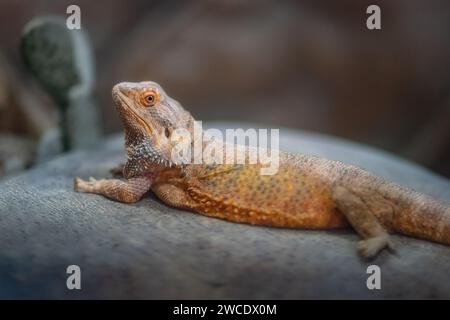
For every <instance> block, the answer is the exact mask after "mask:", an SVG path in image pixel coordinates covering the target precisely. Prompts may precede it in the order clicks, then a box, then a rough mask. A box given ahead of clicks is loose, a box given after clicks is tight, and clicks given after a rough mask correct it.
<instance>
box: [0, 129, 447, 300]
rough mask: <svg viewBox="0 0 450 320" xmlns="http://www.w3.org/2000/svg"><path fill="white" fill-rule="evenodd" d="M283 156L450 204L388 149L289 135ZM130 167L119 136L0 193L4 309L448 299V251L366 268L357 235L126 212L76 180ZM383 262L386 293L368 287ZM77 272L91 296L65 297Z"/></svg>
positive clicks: (432, 178) (410, 253)
mask: <svg viewBox="0 0 450 320" xmlns="http://www.w3.org/2000/svg"><path fill="white" fill-rule="evenodd" d="M213 126H215V127H218V126H219V127H220V126H222V127H230V126H231V125H230V124H223V123H222V124H220V123H216V124H213ZM233 126H240V125H239V124H233ZM242 126H245V125H242ZM281 148H282V149H286V150H291V151H296V152H304V153H308V154H316V155H322V156H325V157H328V158H332V159H337V160H343V161H346V162H349V163H353V164H356V165H359V166H361V167H364V168H366V169H368V170H370V171H372V172H375V173H377V174H380V175H382V176H384V177H386V178H389V179H391V180H394V181H397V182H400V183H403V184H404V185H407V186H410V187H413V188H415V189H416V190H419V191H422V192H426V193H429V194H431V195H434V196H435V197H437V198H440V199H443V200H446V201H450V182H449V181H448V180H446V179H444V178H441V177H439V176H437V175H435V174H433V173H431V172H429V171H427V170H425V169H423V168H421V167H419V166H417V165H414V164H412V163H409V162H407V161H404V160H402V159H399V158H396V157H394V156H392V155H389V154H387V153H384V152H382V151H379V150H374V149H372V148H369V147H366V146H362V145H357V144H354V143H350V142H346V141H343V140H340V139H336V138H332V137H327V136H321V135H318V134H311V133H305V132H299V131H294V130H287V129H286V130H283V129H282V130H281ZM123 160H124V154H123V146H122V137H121V136H120V137H119V136H115V137H112V138H110V139H108V140H107V141H106V142H104V143H103V144H102V145H99V146H98V148H96V149H93V150H85V151H83V150H81V151H76V152H74V153H70V154H67V155H64V156H62V157H60V158H57V159H55V160H53V161H51V162H49V163H46V164H44V165H41V166H39V167H37V168H35V169H33V170H31V171H29V172H27V173H25V174H22V175H20V176H17V177H14V178H11V179H9V180H7V181H4V182H3V183H1V184H0V298H162V299H166V298H212V299H215V298H252V299H258V298H261V299H265V298H275V299H278V298H279V299H284V298H289V299H301V298H369V299H372V298H374V299H378V298H450V282H449V281H448V280H449V278H450V247H447V246H444V245H440V244H435V243H430V242H426V241H421V240H416V239H412V238H407V237H403V236H394V237H393V239H394V241H395V244H396V246H397V253H396V254H390V253H388V252H383V253H382V254H381V255H380V256H379V257H378V258H377V259H376V260H375V261H373V262H371V263H367V262H365V261H363V260H361V259H360V258H359V257H358V256H357V254H356V242H357V240H358V236H357V235H356V234H355V233H354V232H352V231H351V230H344V231H305V230H286V229H274V228H265V227H254V226H249V225H242V224H234V223H229V222H226V221H221V220H217V219H212V218H207V217H203V216H201V215H197V214H193V213H190V212H184V211H181V210H175V209H172V208H169V207H167V206H165V205H164V204H162V203H161V202H160V201H159V200H156V199H155V198H154V197H153V196H152V195H149V196H148V197H146V198H145V199H143V200H142V201H140V202H138V203H136V204H132V205H128V204H122V203H118V202H113V201H110V200H107V199H105V198H103V197H101V196H97V195H93V194H79V193H75V192H74V191H73V178H74V177H75V176H81V177H84V178H87V177H89V176H95V177H108V176H109V175H108V169H109V168H110V167H113V166H114V165H116V164H117V163H118V162H120V161H123ZM373 263H374V264H377V265H379V266H380V267H381V272H382V289H381V290H368V289H367V287H366V280H367V277H368V274H367V273H366V268H367V266H368V265H370V264H373ZM72 264H76V265H79V266H80V267H81V272H82V281H81V286H82V289H81V290H72V291H70V290H68V289H67V288H66V279H67V276H68V275H67V274H66V268H67V266H68V265H72Z"/></svg>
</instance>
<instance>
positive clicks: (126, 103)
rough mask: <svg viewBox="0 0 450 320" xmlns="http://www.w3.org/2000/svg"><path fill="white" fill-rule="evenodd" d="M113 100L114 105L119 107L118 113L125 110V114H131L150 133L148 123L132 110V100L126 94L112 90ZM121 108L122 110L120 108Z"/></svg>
mask: <svg viewBox="0 0 450 320" xmlns="http://www.w3.org/2000/svg"><path fill="white" fill-rule="evenodd" d="M113 100H114V103H115V104H116V107H117V108H118V109H119V113H124V112H127V113H128V114H127V115H126V116H130V115H131V116H132V117H133V118H134V119H135V120H136V121H137V122H139V124H140V125H141V126H142V127H143V128H144V129H145V130H146V131H147V133H148V134H149V135H151V134H152V132H153V130H152V129H151V127H150V126H149V125H148V123H147V122H146V121H145V120H144V119H143V118H142V117H141V116H140V115H139V114H138V113H137V112H136V111H135V110H134V108H133V107H132V106H130V105H132V101H131V100H130V98H128V97H127V96H126V95H124V94H123V93H122V92H120V90H113ZM120 109H122V110H120Z"/></svg>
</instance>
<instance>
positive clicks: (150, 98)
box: [144, 93, 156, 107]
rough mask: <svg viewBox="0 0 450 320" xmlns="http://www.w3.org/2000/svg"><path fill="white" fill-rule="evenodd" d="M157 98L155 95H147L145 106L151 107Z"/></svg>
mask: <svg viewBox="0 0 450 320" xmlns="http://www.w3.org/2000/svg"><path fill="white" fill-rule="evenodd" d="M155 101H156V97H155V94H154V93H147V94H146V95H145V97H144V102H145V105H146V106H148V107H151V106H153V105H154V104H155Z"/></svg>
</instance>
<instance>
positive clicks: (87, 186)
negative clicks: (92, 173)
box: [73, 177, 99, 192]
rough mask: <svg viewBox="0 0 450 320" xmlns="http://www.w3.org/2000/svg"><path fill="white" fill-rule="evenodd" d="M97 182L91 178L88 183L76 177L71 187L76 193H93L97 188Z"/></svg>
mask: <svg viewBox="0 0 450 320" xmlns="http://www.w3.org/2000/svg"><path fill="white" fill-rule="evenodd" d="M98 182H99V180H96V179H94V178H93V177H90V178H89V181H86V180H83V179H81V178H79V177H76V178H75V179H74V181H73V187H74V189H75V191H77V192H95V190H96V188H97V186H98Z"/></svg>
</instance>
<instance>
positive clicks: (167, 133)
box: [164, 128, 170, 138]
mask: <svg viewBox="0 0 450 320" xmlns="http://www.w3.org/2000/svg"><path fill="white" fill-rule="evenodd" d="M164 134H165V135H166V138H169V136H170V131H169V129H167V128H166V129H165V130H164Z"/></svg>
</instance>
